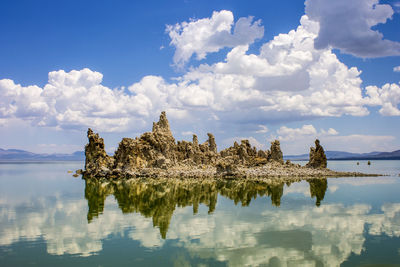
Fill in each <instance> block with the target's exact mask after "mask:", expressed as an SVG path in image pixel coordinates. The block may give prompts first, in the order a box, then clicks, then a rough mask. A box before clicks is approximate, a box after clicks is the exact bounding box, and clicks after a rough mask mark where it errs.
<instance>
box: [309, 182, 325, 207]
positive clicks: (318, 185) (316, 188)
mask: <svg viewBox="0 0 400 267" xmlns="http://www.w3.org/2000/svg"><path fill="white" fill-rule="evenodd" d="M308 183H309V184H310V194H311V197H316V198H317V200H316V202H315V205H316V206H317V207H319V206H320V205H321V201H322V200H324V197H325V192H326V189H327V188H328V181H327V180H326V179H312V180H308Z"/></svg>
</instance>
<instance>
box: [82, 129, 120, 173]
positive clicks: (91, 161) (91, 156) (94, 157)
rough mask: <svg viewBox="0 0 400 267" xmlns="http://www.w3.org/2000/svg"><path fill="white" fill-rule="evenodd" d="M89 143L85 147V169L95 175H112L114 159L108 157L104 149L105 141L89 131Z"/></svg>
mask: <svg viewBox="0 0 400 267" xmlns="http://www.w3.org/2000/svg"><path fill="white" fill-rule="evenodd" d="M87 137H88V139H89V143H88V144H87V145H86V146H85V169H86V171H87V172H88V173H92V174H93V175H94V176H95V175H103V176H104V175H107V174H109V173H111V170H112V168H113V163H114V158H112V157H110V156H108V155H107V153H106V150H105V148H104V140H103V138H100V137H99V134H97V133H93V131H92V129H88V132H87Z"/></svg>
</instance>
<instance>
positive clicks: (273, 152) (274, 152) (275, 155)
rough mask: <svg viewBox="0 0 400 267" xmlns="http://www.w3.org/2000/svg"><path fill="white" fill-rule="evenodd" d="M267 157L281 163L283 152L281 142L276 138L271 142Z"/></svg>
mask: <svg viewBox="0 0 400 267" xmlns="http://www.w3.org/2000/svg"><path fill="white" fill-rule="evenodd" d="M268 159H269V160H275V161H277V162H279V163H283V153H282V151H281V144H280V142H279V141H278V140H275V141H273V142H271V149H270V153H269V154H268Z"/></svg>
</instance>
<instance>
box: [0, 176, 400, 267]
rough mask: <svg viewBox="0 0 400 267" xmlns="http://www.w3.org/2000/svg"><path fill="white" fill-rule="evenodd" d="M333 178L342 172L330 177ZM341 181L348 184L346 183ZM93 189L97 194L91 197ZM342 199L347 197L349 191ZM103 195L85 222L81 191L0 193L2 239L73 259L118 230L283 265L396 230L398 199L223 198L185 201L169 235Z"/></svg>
mask: <svg viewBox="0 0 400 267" xmlns="http://www.w3.org/2000/svg"><path fill="white" fill-rule="evenodd" d="M371 180H372V179H371ZM354 181H356V180H354ZM362 181H363V180H360V183H362ZM329 182H331V181H329ZM336 182H339V180H338V181H333V182H332V183H336ZM378 182H379V181H378ZM103 185H104V188H103V189H102V190H99V189H93V188H89V189H88V190H86V194H88V195H89V197H90V199H91V201H92V203H93V202H95V200H96V199H98V200H99V201H101V199H102V198H103V196H104V193H105V194H109V193H111V192H112V190H114V189H110V188H112V187H113V186H110V185H112V183H111V184H103ZM233 185H234V184H232V185H231V186H233ZM293 185H307V183H301V184H293ZM293 185H291V186H290V188H293ZM339 186H341V187H348V185H347V184H344V185H341V184H340V185H339ZM95 187H96V186H95ZM239 187H240V186H239V185H238V187H235V188H236V190H237V189H238V188H239ZM255 187H256V186H255ZM388 187H390V185H386V187H385V188H388ZM256 188H257V187H256ZM307 189H308V188H307ZM379 189H380V190H381V189H382V188H379ZM108 190H110V191H108ZM199 190H201V187H199ZM361 190H362V187H361ZM374 190H376V189H375V188H374ZM310 191H311V190H310ZM219 192H221V191H220V190H219ZM259 192H260V193H261V194H262V192H263V191H262V190H260V191H259ZM307 192H308V191H307ZM92 193H96V194H98V196H101V197H97V198H92V197H91V196H90V194H92ZM285 193H286V192H285ZM257 194H258V193H257ZM232 195H233V196H235V197H236V195H238V196H242V197H238V198H237V199H238V201H241V200H240V199H246V197H243V195H244V193H243V192H242V193H240V194H232ZM87 197H88V196H87ZM294 201H296V200H294ZM341 201H343V202H345V203H347V201H346V199H345V200H343V199H341ZM106 203H107V204H106V205H105V207H104V214H102V215H101V216H99V218H96V219H93V220H92V221H91V223H87V222H86V221H85V217H86V215H87V214H86V209H85V206H86V205H87V203H86V201H85V200H83V199H81V198H80V197H78V198H77V199H74V198H73V199H70V196H66V195H57V196H54V195H51V196H46V197H42V198H38V199H32V200H29V201H26V202H24V204H21V203H18V204H17V203H13V202H12V201H10V200H9V199H7V198H6V199H4V198H2V201H0V246H3V248H4V247H6V249H8V247H7V246H11V245H13V246H15V247H18V245H19V242H36V243H35V245H36V244H38V243H40V244H43V246H46V247H47V253H49V254H51V255H67V254H75V256H74V262H77V261H78V259H77V258H76V256H90V255H93V254H94V253H96V254H100V255H101V257H108V255H109V251H105V253H104V254H103V252H102V250H103V242H105V240H110V239H113V238H115V241H119V239H118V238H120V236H121V235H123V236H124V238H129V239H132V240H136V241H138V242H139V243H140V245H141V246H140V247H137V246H136V244H135V245H134V246H133V247H134V248H135V249H137V250H139V249H144V250H150V249H151V251H152V252H151V253H152V254H151V255H152V256H153V257H155V258H156V257H158V256H159V255H163V254H166V253H174V252H176V251H183V252H185V253H186V252H188V255H190V257H192V259H193V260H194V261H195V260H196V259H198V258H201V259H213V260H217V261H219V262H220V263H221V265H228V266H245V265H250V266H260V265H263V264H266V263H268V262H269V263H271V264H277V263H280V264H281V266H304V265H308V266H340V264H341V263H343V262H344V261H345V260H346V259H348V257H349V256H350V255H360V254H361V253H362V251H363V249H368V248H367V247H366V246H365V244H366V243H365V241H366V239H368V238H370V237H369V235H373V236H375V237H377V238H379V239H380V240H382V242H385V241H384V240H387V238H386V237H387V236H389V237H396V238H398V237H400V225H399V223H398V222H399V221H400V203H390V204H389V203H387V204H383V205H382V206H378V207H377V208H378V209H376V210H375V209H373V208H372V206H370V205H369V204H367V203H365V204H360V203H359V204H348V205H346V204H342V203H331V204H328V205H321V207H319V208H316V207H310V206H309V205H307V204H306V205H296V206H295V208H293V207H290V206H287V205H281V207H280V208H279V209H276V208H271V207H270V206H267V205H265V206H263V207H260V206H258V205H249V207H246V208H244V209H240V210H233V209H232V207H231V205H230V204H228V205H226V203H225V205H219V206H218V208H217V209H216V210H215V211H214V212H213V214H212V215H208V214H206V213H204V212H199V214H198V215H196V216H192V215H191V213H192V211H191V210H190V209H179V212H176V214H174V219H173V221H174V222H173V223H171V225H170V226H169V229H168V238H170V240H168V243H166V242H165V240H163V239H162V238H161V237H160V233H159V230H158V229H154V228H153V224H152V221H151V219H148V218H144V217H143V216H141V215H139V214H135V213H127V214H122V213H121V211H120V209H119V207H118V205H119V203H116V201H115V200H114V198H112V197H109V198H107V200H106ZM91 205H92V204H91ZM97 207H101V205H97ZM182 207H183V205H182ZM176 210H178V208H176ZM249 214H251V216H249ZM310 218H312V219H310ZM367 225H368V226H367ZM366 233H368V234H367V235H366ZM194 241H195V242H194ZM109 245H110V243H108V246H109ZM124 245H127V246H129V245H130V244H128V243H124ZM13 248H14V247H11V248H10V251H11V250H12V249H13ZM155 248H157V249H155ZM3 251H5V250H3ZM367 252H368V250H367ZM12 253H14V252H12ZM14 255H15V254H14ZM361 255H362V254H361ZM91 260H92V259H90V260H89V261H91ZM85 262H86V263H87V262H88V261H85Z"/></svg>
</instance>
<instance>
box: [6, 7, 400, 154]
mask: <svg viewBox="0 0 400 267" xmlns="http://www.w3.org/2000/svg"><path fill="white" fill-rule="evenodd" d="M0 33H1V34H0V148H3V149H10V148H16V149H24V150H28V151H32V152H36V153H71V152H74V151H78V150H83V149H84V145H85V144H86V143H87V137H86V131H87V128H88V127H90V128H92V129H93V130H94V131H96V132H99V134H100V135H101V136H102V137H103V138H104V140H105V144H106V150H107V151H108V152H109V153H113V151H114V150H115V149H116V148H117V146H118V143H119V141H120V140H121V139H122V138H123V137H133V138H134V137H136V136H139V135H140V134H141V133H143V132H146V131H150V130H151V126H152V122H153V121H157V120H158V117H159V114H160V112H161V111H164V110H165V111H166V112H167V117H168V119H169V122H170V125H171V130H172V132H173V134H174V136H175V139H177V140H182V139H183V140H191V139H192V134H193V133H195V134H197V135H198V137H199V141H200V142H204V141H206V139H207V133H208V132H211V133H213V134H214V135H215V137H216V141H217V145H218V148H219V149H223V148H225V147H228V146H230V145H232V144H233V142H234V141H235V140H240V139H249V140H250V142H251V143H252V144H253V145H254V146H256V147H257V148H259V149H267V148H269V145H270V142H271V141H272V140H274V139H278V140H280V142H281V147H282V150H283V153H284V154H286V155H289V154H303V153H308V151H309V147H310V146H311V145H312V144H313V142H314V140H315V139H316V138H319V139H320V140H321V144H322V145H323V146H324V148H325V149H326V150H338V151H348V152H371V151H394V150H398V149H400V123H399V122H400V105H399V104H400V0H386V1H384V0H381V1H379V0H336V1H330V0H306V1H301V0H296V1H293V0H290V1H289V0H283V1H261V0H254V1H232V0H231V1H225V0H221V1H207V0H205V1H204V0H202V1H200V0H182V1H90V0H88V1H75V0H70V1H44V0H39V1H29V0H26V1H24V0H17V1H11V0H9V1H8V0H6V1H1V2H0Z"/></svg>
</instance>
